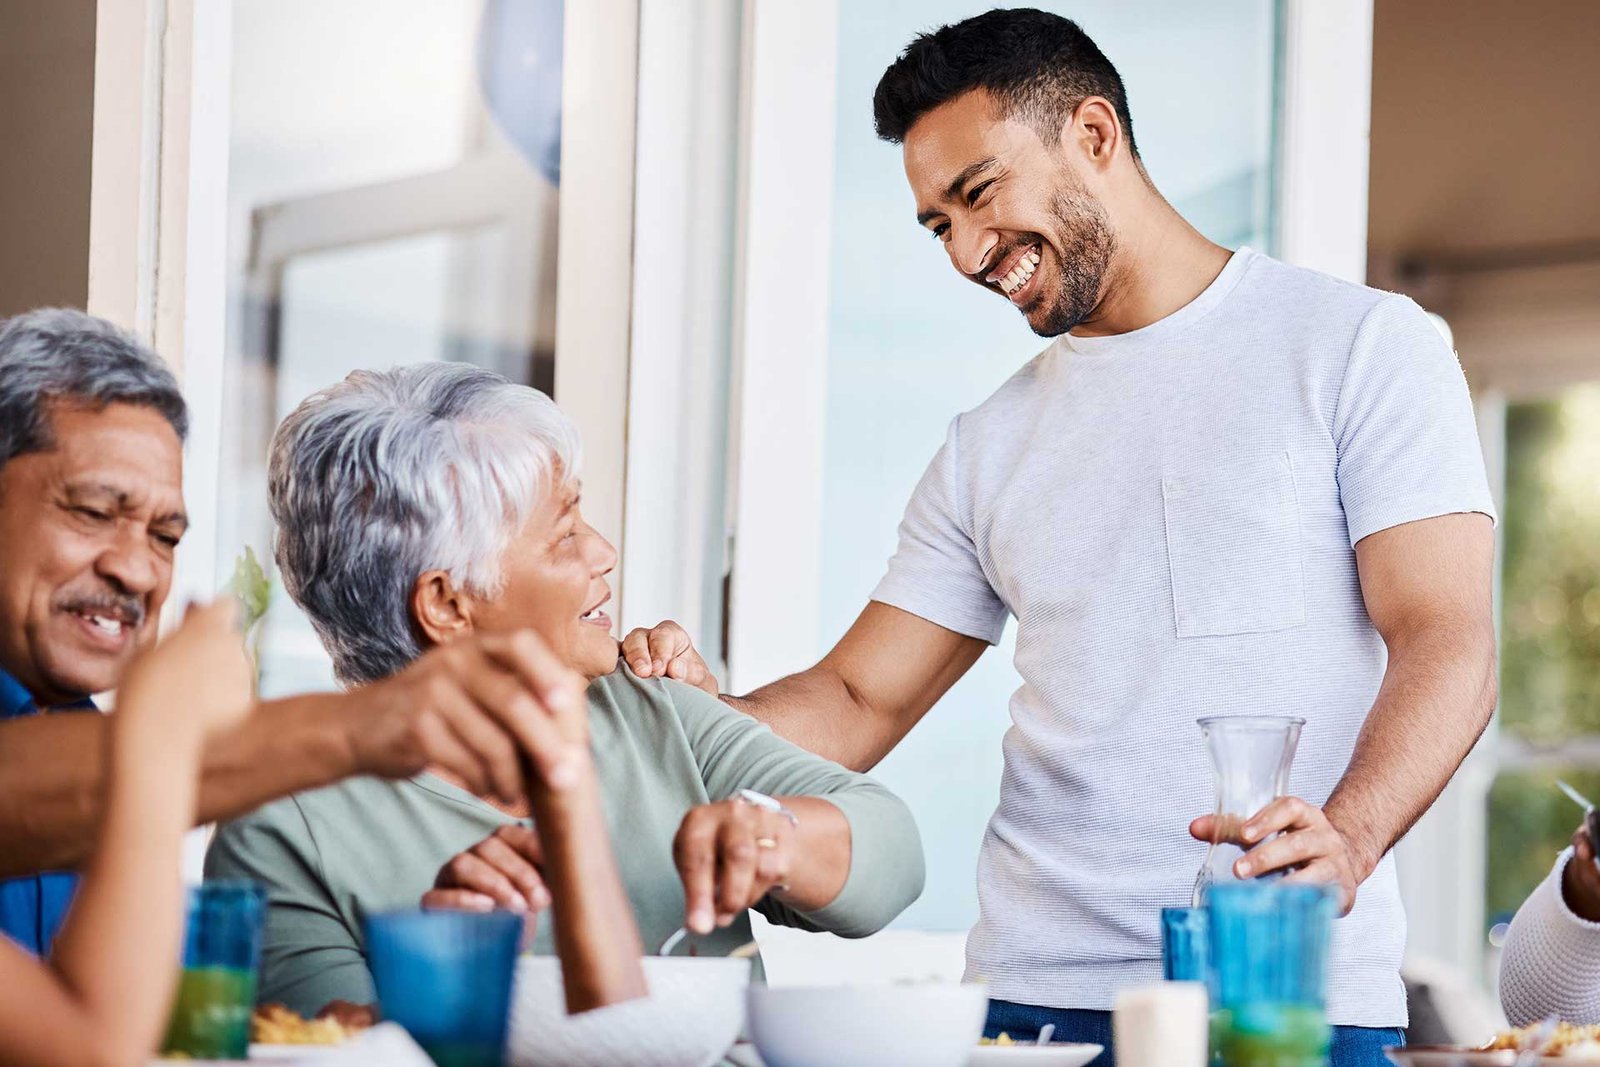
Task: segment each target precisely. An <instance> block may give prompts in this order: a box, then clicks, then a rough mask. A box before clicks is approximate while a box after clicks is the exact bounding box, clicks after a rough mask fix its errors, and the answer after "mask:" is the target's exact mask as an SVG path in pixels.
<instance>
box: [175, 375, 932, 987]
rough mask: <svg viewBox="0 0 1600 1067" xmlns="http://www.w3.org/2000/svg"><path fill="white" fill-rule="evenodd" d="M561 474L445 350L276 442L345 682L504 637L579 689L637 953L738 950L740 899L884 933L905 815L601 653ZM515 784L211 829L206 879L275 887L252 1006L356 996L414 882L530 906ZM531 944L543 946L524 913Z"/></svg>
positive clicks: (569, 480)
mask: <svg viewBox="0 0 1600 1067" xmlns="http://www.w3.org/2000/svg"><path fill="white" fill-rule="evenodd" d="M578 473H579V444H578V439H577V434H576V432H575V431H574V429H573V427H572V425H571V423H570V422H568V420H567V419H566V418H565V416H563V415H562V413H561V411H560V410H559V409H558V408H557V407H556V406H555V404H554V403H553V402H551V401H550V400H549V398H547V397H545V396H544V395H543V394H541V393H539V392H537V391H535V390H533V389H529V388H526V387H524V386H519V385H514V384H512V383H510V382H508V381H506V380H505V379H504V378H502V377H500V376H498V375H496V374H492V373H489V372H487V371H484V370H480V369H477V368H475V367H471V366H467V365H463V364H450V363H433V364H421V365H418V366H412V367H406V368H402V369H399V370H394V371H387V372H382V373H376V372H360V373H357V374H353V375H351V376H350V377H349V378H348V379H346V380H345V381H344V382H342V383H341V384H339V385H336V386H333V387H332V388H329V389H326V390H324V391H323V392H321V393H319V394H317V395H315V396H313V397H311V398H310V399H308V400H307V401H306V402H305V403H303V404H302V405H300V407H299V408H298V409H296V411H295V412H294V413H293V414H291V415H290V416H289V418H287V419H286V420H285V421H284V423H283V425H282V426H281V427H279V429H278V432H277V434H276V436H275V438H274V440H273V445H272V462H271V478H270V482H271V484H270V489H271V503H272V512H273V517H274V518H275V519H276V521H277V525H278V538H277V546H276V548H277V559H278V565H279V569H280V570H281V572H282V574H283V580H284V584H285V586H286V588H287V589H288V591H289V593H290V595H291V596H293V597H294V599H295V601H296V602H297V603H298V604H299V605H300V606H301V607H302V608H303V609H304V610H305V612H306V614H307V615H309V616H310V618H311V621H312V623H313V624H314V625H315V626H316V628H317V631H318V633H319V634H320V635H321V637H322V640H323V643H324V644H325V645H326V647H327V649H328V651H329V653H330V654H331V655H332V657H333V663H334V669H335V671H336V672H337V674H338V677H339V679H340V681H341V682H342V683H344V684H346V685H356V684H360V683H363V682H370V681H373V680H375V679H378V678H382V677H385V676H387V675H389V674H392V673H394V672H396V671H398V670H401V669H402V668H404V667H405V666H406V665H407V664H408V663H409V662H411V661H412V660H413V659H415V658H416V657H417V656H418V655H420V654H421V653H422V652H423V651H424V650H425V649H427V648H429V647H431V646H436V645H449V644H450V643H451V642H452V641H454V640H456V639H458V638H460V637H462V636H464V635H468V634H475V633H476V634H481V633H485V632H489V633H495V632H506V631H513V630H517V629H520V628H529V629H532V630H534V631H536V632H537V633H538V634H539V635H540V636H541V637H542V638H543V639H544V640H545V642H546V643H547V644H548V645H549V646H550V648H551V649H553V650H554V651H555V652H556V653H557V654H558V655H560V656H561V657H563V658H564V659H565V660H566V662H567V663H568V664H569V665H570V666H571V667H573V668H574V669H576V670H577V671H579V672H580V673H582V674H583V675H585V676H586V677H587V678H589V679H590V680H591V684H590V686H589V690H588V696H589V716H588V733H589V740H590V742H591V748H592V753H593V761H594V766H595V768H596V772H597V777H598V780H599V784H600V789H601V794H602V800H603V807H604V811H605V817H606V818H605V821H606V823H607V825H608V826H609V831H610V836H611V839H612V842H613V845H614V848H615V853H616V857H617V862H618V865H619V866H620V868H621V873H622V881H623V885H624V886H625V889H626V892H627V896H628V899H629V900H630V902H631V904H632V907H633V911H634V915H635V917H636V919H637V921H638V926H639V929H640V932H641V934H642V936H643V938H644V941H645V944H646V946H648V947H650V948H653V947H654V946H655V945H658V944H660V943H661V942H662V941H663V940H664V939H665V938H667V937H668V935H670V934H672V933H673V932H674V931H675V930H676V929H677V928H678V927H679V926H680V925H683V924H686V923H687V924H688V925H690V926H692V927H694V928H696V929H697V930H701V931H706V932H707V934H708V936H707V937H706V938H705V940H704V945H705V950H706V951H707V952H719V951H722V952H725V951H728V950H731V949H732V948H734V947H736V946H738V945H741V944H744V943H746V942H748V941H749V940H750V938H751V932H750V925H749V919H748V916H747V914H746V909H748V908H751V907H754V908H756V909H757V910H758V911H760V912H762V913H763V914H764V915H766V916H767V917H768V918H769V919H771V920H772V921H774V922H778V923H782V924H785V925H789V926H797V927H801V928H804V929H808V930H826V931H832V932H834V933H837V934H842V935H844V936H863V935H866V934H869V933H872V932H874V931H876V930H878V929H879V928H881V927H882V926H884V925H885V924H886V923H888V922H889V920H890V919H892V918H893V917H894V916H895V915H897V914H899V912H900V911H901V910H902V909H904V908H905V907H906V906H907V905H908V904H909V903H910V902H911V901H912V900H914V899H915V898H916V896H917V894H918V893H920V892H921V888H922V879H923V860H922V850H921V843H920V840H919V838H918V835H917V830H916V826H915V824H914V822H913V821H912V819H911V816H910V813H909V812H908V811H907V810H906V808H905V806H904V805H903V804H902V803H901V802H900V801H899V800H898V799H896V798H895V797H894V796H893V795H892V794H890V793H889V792H888V791H887V790H885V789H884V788H883V787H882V786H880V785H878V784H876V783H875V782H873V781H871V780H870V779H868V778H865V777H863V776H861V775H857V774H853V773H850V772H848V771H845V770H843V769H842V768H840V767H838V766H837V765H835V764H832V763H829V762H827V761H825V760H823V759H821V758H819V757H816V756H813V755H811V754H809V753H807V752H805V751H803V750H801V749H799V748H796V747H795V746H793V745H791V744H789V743H788V742H786V741H783V740H781V739H779V738H778V737H776V736H775V735H773V734H772V733H771V732H770V731H768V730H767V728H766V727H764V726H761V725H760V724H758V723H756V722H755V721H754V720H752V719H750V718H748V717H746V716H744V715H742V714H740V713H738V712H736V711H734V710H733V709H731V708H729V707H728V706H726V705H724V704H722V703H721V702H720V701H718V700H716V699H715V698H713V697H711V696H709V695H707V694H706V693H703V692H701V691H700V690H697V689H694V688H692V687H690V686H687V685H682V684H679V683H677V682H674V681H664V680H661V679H648V680H644V679H640V678H637V677H635V676H633V675H632V674H630V673H629V672H628V671H627V669H626V668H624V667H621V666H620V665H619V663H618V650H617V641H616V639H615V638H614V637H613V636H612V632H611V629H612V623H611V619H610V618H609V617H608V615H607V614H606V610H605V609H606V605H607V603H608V602H609V600H610V598H611V591H610V588H609V586H608V585H607V582H606V575H607V574H608V573H609V572H610V571H611V569H612V568H613V567H614V566H615V564H616V561H617V554H616V550H615V549H614V548H613V547H612V546H611V544H610V543H609V542H608V541H606V539H605V538H604V537H603V536H601V535H600V533H599V532H597V531H596V530H594V529H593V528H592V527H590V526H589V525H588V524H587V523H586V522H585V521H584V519H583V513H582V509H581V504H580V499H579V480H578ZM516 774H517V769H516V766H515V763H514V762H512V763H510V764H509V766H498V767H497V766H489V765H486V766H485V767H484V769H483V773H482V775H481V776H479V777H478V778H477V780H474V781H464V780H461V779H459V778H454V779H453V778H451V777H450V776H449V775H447V774H445V773H442V772H441V771H439V770H437V769H435V770H433V771H432V773H423V774H421V775H419V776H418V777H416V778H414V779H412V780H409V781H401V782H383V781H377V780H374V779H356V780H352V781H349V782H346V783H344V784H342V785H338V786H334V787H332V788H328V789H322V790H318V791H315V792H311V793H305V794H301V795H299V796H296V797H292V798H290V799H288V800H286V801H282V802H280V803H278V804H275V805H272V806H270V807H267V808H264V809H262V810H260V811H258V812H256V813H255V814H253V815H250V816H248V817H246V818H244V819H241V820H239V821H237V822H234V823H231V824H229V825H227V826H225V827H223V828H222V829H221V831H220V832H219V834H218V836H217V839H216V841H215V843H214V844H213V846H212V848H211V852H210V854H209V856H208V858H207V865H206V869H207V876H208V877H247V878H253V879H256V880H258V881H260V882H264V883H265V884H266V885H267V886H268V887H269V889H270V891H271V895H272V906H271V911H270V914H269V917H268V924H267V934H266V945H265V952H264V957H263V972H262V982H261V986H260V993H261V998H262V999H263V1000H281V1001H284V1002H286V1003H287V1004H289V1005H290V1006H291V1007H293V1008H295V1009H297V1010H300V1011H303V1012H315V1011H317V1010H319V1009H321V1008H323V1007H324V1006H325V1005H326V1004H328V1003H329V1002H330V1001H335V1000H344V1001H352V1002H355V1003H368V1002H370V1001H371V1000H372V999H373V991H372V980H371V976H370V974H369V973H368V969H367V965H366V960H365V958H364V955H363V950H362V933H361V923H360V916H361V915H362V914H363V913H365V912H372V911H379V910H382V909H386V908H396V907H406V906H414V905H416V904H417V903H418V901H419V900H420V899H421V898H422V897H423V896H424V895H425V894H430V895H429V903H450V902H452V901H453V902H455V903H457V904H460V905H462V906H485V905H488V904H489V903H490V902H491V901H498V902H500V903H501V904H502V905H509V906H512V907H526V908H527V909H528V910H530V911H533V910H536V909H537V908H538V907H539V906H541V905H542V904H544V903H546V902H547V901H548V895H547V894H546V892H545V890H544V889H543V887H542V886H539V885H538V884H537V882H536V879H535V878H521V877H516V875H517V872H518V871H521V870H523V869H524V867H526V866H537V859H538V851H539V846H538V836H539V835H538V826H537V825H535V824H534V823H535V822H536V820H533V821H530V819H529V811H528V809H527V808H526V807H525V806H524V803H523V801H522V800H521V798H520V797H519V796H518V795H517V792H518V790H517V788H516V781H517V777H516ZM529 830H531V831H532V832H531V833H530V832H529ZM546 845H548V842H546ZM453 857H454V858H453ZM441 867H442V868H443V871H441ZM508 874H509V875H511V876H512V877H510V878H507V877H506V875H508ZM508 883H509V884H508ZM441 886H442V887H444V888H440V887H441ZM534 950H535V951H544V952H548V951H550V950H551V943H550V936H549V934H548V932H547V930H545V929H544V928H543V926H541V928H540V929H539V930H538V932H537V935H536V938H535V943H534Z"/></svg>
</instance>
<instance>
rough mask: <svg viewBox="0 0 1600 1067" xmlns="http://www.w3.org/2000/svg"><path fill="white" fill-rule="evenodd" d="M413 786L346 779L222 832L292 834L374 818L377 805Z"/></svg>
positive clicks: (266, 808) (264, 809)
mask: <svg viewBox="0 0 1600 1067" xmlns="http://www.w3.org/2000/svg"><path fill="white" fill-rule="evenodd" d="M410 785H411V783H410V782H408V781H386V780H384V779H382V778H369V777H364V776H363V777H354V778H346V779H343V780H342V781H338V782H334V783H332V784H331V785H325V786H321V787H319V788H317V789H307V790H304V791H303V792H299V793H294V794H291V795H290V796H286V797H280V798H278V799H277V800H274V801H271V802H269V803H266V804H263V805H261V807H259V808H256V809H255V810H254V811H251V812H247V813H246V814H244V815H241V816H239V817H238V818H236V819H231V820H229V821H228V822H225V823H223V824H222V825H221V826H220V827H219V828H218V832H219V833H220V832H226V831H227V830H228V829H229V828H230V827H240V828H269V827H279V828H282V827H288V828H290V829H291V831H299V830H301V829H302V828H307V829H309V826H310V824H311V823H312V822H315V821H319V820H320V819H324V818H326V819H335V820H347V819H357V820H359V819H363V818H370V816H371V814H372V812H373V810H374V807H375V806H377V805H383V804H385V803H389V802H392V801H393V799H394V797H395V794H396V791H397V790H398V789H401V788H404V787H407V786H410Z"/></svg>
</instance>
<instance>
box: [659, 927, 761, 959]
mask: <svg viewBox="0 0 1600 1067" xmlns="http://www.w3.org/2000/svg"><path fill="white" fill-rule="evenodd" d="M689 936H691V932H690V930H689V928H688V927H687V926H680V927H678V928H677V929H676V930H674V931H673V932H672V933H671V934H669V935H668V937H667V939H666V940H665V941H663V942H661V947H660V948H658V949H656V955H657V956H669V955H671V954H672V950H673V949H675V948H677V947H678V946H679V945H680V944H682V943H683V939H684V938H686V937H689ZM760 951H761V946H760V945H758V944H756V943H755V942H754V941H746V942H745V943H744V944H742V945H740V946H739V947H738V948H736V949H734V950H733V951H732V952H728V953H725V955H726V957H727V958H728V959H730V960H748V959H753V958H754V957H755V954H756V953H757V952H760ZM699 954H700V953H699V952H697V951H696V950H695V946H693V945H690V946H689V955H690V956H691V957H693V956H698V955H699Z"/></svg>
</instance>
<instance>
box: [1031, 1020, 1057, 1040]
mask: <svg viewBox="0 0 1600 1067" xmlns="http://www.w3.org/2000/svg"><path fill="white" fill-rule="evenodd" d="M1055 1036H1056V1024H1055V1023H1045V1024H1044V1025H1043V1026H1041V1027H1040V1028H1039V1040H1037V1041H1035V1042H1034V1044H1035V1045H1048V1044H1049V1043H1050V1039H1051V1038H1052V1037H1055Z"/></svg>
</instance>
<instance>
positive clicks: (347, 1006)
mask: <svg viewBox="0 0 1600 1067" xmlns="http://www.w3.org/2000/svg"><path fill="white" fill-rule="evenodd" d="M317 1018H319V1019H332V1020H333V1021H334V1022H336V1023H338V1024H339V1025H340V1026H342V1027H344V1028H345V1029H346V1030H365V1029H366V1028H368V1027H369V1026H372V1025H374V1024H375V1023H376V1022H377V1021H378V1011H377V1008H376V1007H374V1006H373V1005H371V1004H352V1003H350V1002H349V1001H348V1000H330V1001H328V1003H326V1004H324V1005H323V1006H322V1010H321V1011H319V1012H317Z"/></svg>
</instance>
